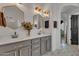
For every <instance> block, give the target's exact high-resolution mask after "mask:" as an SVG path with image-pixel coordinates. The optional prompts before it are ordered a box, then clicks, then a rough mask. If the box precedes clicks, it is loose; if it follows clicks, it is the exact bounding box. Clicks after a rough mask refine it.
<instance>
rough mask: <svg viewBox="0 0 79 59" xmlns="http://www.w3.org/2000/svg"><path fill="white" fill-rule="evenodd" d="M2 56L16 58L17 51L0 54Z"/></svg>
mask: <svg viewBox="0 0 79 59" xmlns="http://www.w3.org/2000/svg"><path fill="white" fill-rule="evenodd" d="M0 56H16V51H9V52H4V53H0Z"/></svg>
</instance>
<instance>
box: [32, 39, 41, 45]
mask: <svg viewBox="0 0 79 59" xmlns="http://www.w3.org/2000/svg"><path fill="white" fill-rule="evenodd" d="M37 42H40V38H36V39H32V44H33V43H37Z"/></svg>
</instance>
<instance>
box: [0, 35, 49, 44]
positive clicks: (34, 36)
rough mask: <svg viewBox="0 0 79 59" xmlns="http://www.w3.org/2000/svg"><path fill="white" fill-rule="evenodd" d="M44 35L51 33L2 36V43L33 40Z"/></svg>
mask: <svg viewBox="0 0 79 59" xmlns="http://www.w3.org/2000/svg"><path fill="white" fill-rule="evenodd" d="M44 36H50V34H41V35H31V36H25V35H23V36H18V38H11V36H4V37H0V45H6V44H11V43H16V42H20V41H25V40H31V39H34V38H40V37H44Z"/></svg>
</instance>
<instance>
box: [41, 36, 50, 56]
mask: <svg viewBox="0 0 79 59" xmlns="http://www.w3.org/2000/svg"><path fill="white" fill-rule="evenodd" d="M50 50H51V36H46V37H42V38H41V55H43V54H45V53H46V52H47V51H50Z"/></svg>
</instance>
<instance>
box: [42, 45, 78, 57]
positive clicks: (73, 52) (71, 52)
mask: <svg viewBox="0 0 79 59" xmlns="http://www.w3.org/2000/svg"><path fill="white" fill-rule="evenodd" d="M43 56H79V47H78V45H71V46H66V47H64V48H63V47H62V48H61V49H58V50H56V51H54V52H48V53H46V54H45V55H43Z"/></svg>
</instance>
